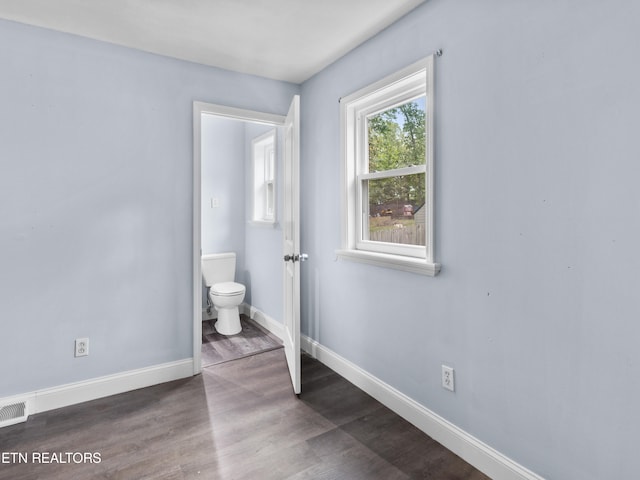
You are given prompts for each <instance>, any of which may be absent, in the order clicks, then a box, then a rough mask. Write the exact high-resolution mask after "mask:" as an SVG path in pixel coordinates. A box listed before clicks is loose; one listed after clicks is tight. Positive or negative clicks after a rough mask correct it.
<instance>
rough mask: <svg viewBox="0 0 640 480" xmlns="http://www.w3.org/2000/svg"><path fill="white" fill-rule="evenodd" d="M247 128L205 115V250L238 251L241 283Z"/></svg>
mask: <svg viewBox="0 0 640 480" xmlns="http://www.w3.org/2000/svg"><path fill="white" fill-rule="evenodd" d="M244 130H245V122H241V121H238V120H229V119H225V118H221V117H216V116H213V115H203V116H202V195H201V198H202V210H201V212H202V253H203V254H207V253H220V252H235V253H236V280H237V281H239V282H243V281H244V278H243V275H242V272H243V271H244V236H245V225H246V221H245V214H244V211H245V203H246V201H245V197H246V192H245V145H244ZM212 198H215V199H216V200H217V202H218V206H217V207H213V208H212V206H211V199H212Z"/></svg>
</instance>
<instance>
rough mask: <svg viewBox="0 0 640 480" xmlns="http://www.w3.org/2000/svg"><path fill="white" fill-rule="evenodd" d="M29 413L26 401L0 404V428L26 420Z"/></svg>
mask: <svg viewBox="0 0 640 480" xmlns="http://www.w3.org/2000/svg"><path fill="white" fill-rule="evenodd" d="M28 416H29V413H28V412H27V402H17V403H12V404H10V405H2V406H0V428H1V427H8V426H9V425H13V424H14V423H20V422H26V421H27V417H28Z"/></svg>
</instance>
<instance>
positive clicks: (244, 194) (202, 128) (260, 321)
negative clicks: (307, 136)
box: [193, 96, 299, 393]
mask: <svg viewBox="0 0 640 480" xmlns="http://www.w3.org/2000/svg"><path fill="white" fill-rule="evenodd" d="M298 102H299V99H298V97H297V96H296V97H295V98H294V103H295V105H296V112H297V111H298V110H297V109H298V108H299V107H297V105H298ZM289 119H290V115H288V116H286V117H285V116H280V115H274V114H267V113H262V112H256V111H249V110H242V109H236V108H233V107H227V106H221V105H214V104H207V103H202V102H194V106H193V128H194V161H193V191H194V198H193V345H194V346H193V371H194V374H198V373H200V371H201V369H202V368H203V366H204V365H206V364H207V363H209V362H211V361H212V359H211V358H210V356H209V355H207V354H206V353H203V352H204V350H203V346H202V342H203V339H204V340H205V341H207V343H215V342H212V340H215V335H216V332H215V327H213V325H212V323H213V322H210V320H211V319H210V317H208V316H207V306H208V305H207V297H208V295H207V290H206V287H204V286H203V281H202V270H201V256H202V255H203V254H209V253H222V252H231V251H233V252H235V253H236V254H237V264H236V272H235V279H234V280H235V281H236V282H239V283H243V284H245V285H246V288H247V295H246V298H245V301H244V303H243V304H242V305H241V306H240V307H239V310H240V313H241V323H242V330H243V331H242V332H241V333H240V334H238V335H243V334H244V335H248V336H249V337H251V338H253V339H255V340H257V343H258V344H263V345H262V346H263V347H264V348H263V349H265V348H266V349H270V348H280V347H281V346H282V343H284V344H285V345H284V346H285V347H286V345H287V342H286V341H285V340H286V339H289V338H290V337H291V335H288V334H286V333H287V328H286V325H287V323H285V325H283V323H282V322H283V320H286V314H287V312H286V310H287V309H286V308H285V305H287V299H288V297H287V294H286V293H285V292H284V290H285V288H284V283H285V282H283V262H282V256H281V255H280V254H279V253H280V252H281V251H282V244H283V238H284V237H285V236H286V235H285V233H284V230H283V227H281V225H288V223H287V222H284V221H282V222H281V221H280V218H278V213H279V212H280V211H282V212H285V211H288V210H290V207H287V205H285V204H284V203H285V202H287V201H288V200H286V199H287V198H290V195H287V194H286V192H287V188H286V187H284V183H285V182H280V181H278V177H277V175H278V172H279V170H280V169H279V168H278V166H277V165H278V163H284V160H285V159H286V158H290V157H291V154H290V153H285V152H291V151H294V149H293V148H291V144H290V143H291V142H290V141H289V140H288V139H289V138H290V137H291V130H294V131H295V135H296V139H297V138H298V136H297V135H298V124H297V117H296V123H295V127H292V125H293V123H292V122H291V121H290V120H289ZM268 132H272V134H273V132H277V133H275V135H274V136H275V140H274V143H275V144H276V145H278V142H281V143H280V146H278V147H276V150H280V151H281V153H280V154H279V155H278V154H274V155H273V157H272V156H271V153H267V154H266V155H267V156H265V154H263V155H262V157H261V158H262V160H263V161H262V164H263V167H262V168H261V169H258V168H256V161H255V158H254V157H252V155H253V153H254V152H255V150H256V144H261V143H263V142H262V141H263V140H264V138H265V135H267V133H268ZM285 137H286V138H285ZM234 142H235V144H234ZM271 148H272V147H271V146H269V149H271ZM295 148H296V149H297V148H298V144H297V143H296V145H295ZM278 157H280V158H278ZM265 158H268V159H269V161H265ZM271 158H273V160H274V161H273V166H272V163H271ZM296 160H297V158H296ZM212 162H213V164H211V163H212ZM288 163H290V162H288ZM288 163H287V164H288ZM267 167H268V168H267ZM254 171H256V172H254ZM284 173H286V169H284V168H283V174H284ZM256 174H258V175H260V176H261V178H262V179H263V181H264V186H265V189H266V194H265V199H264V201H263V202H262V204H261V203H260V202H255V201H254V198H253V197H254V196H255V195H256V192H257V191H259V188H256V180H255V178H254V177H255V175H256ZM277 185H282V187H281V188H282V189H283V191H282V192H278V187H277ZM277 202H281V203H282V204H281V205H278V204H277ZM255 205H262V206H263V207H264V210H263V213H262V218H257V217H256V214H255V213H254V211H253V210H254V209H255ZM256 220H261V221H256ZM296 228H297V226H296ZM253 287H255V288H253ZM298 294H299V292H298ZM283 299H284V301H283ZM289 301H291V300H290V299H289ZM269 302H271V303H269ZM298 302H299V300H298ZM209 312H211V313H213V314H214V316H215V310H214V311H211V309H209ZM203 314H204V315H203ZM274 318H275V319H277V320H274ZM203 320H204V321H203ZM298 324H299V314H298ZM267 336H269V337H270V338H268V337H267ZM297 336H298V337H299V328H298V330H297ZM207 337H209V338H207ZM274 338H275V340H276V342H278V340H279V339H282V341H283V342H278V343H276V345H275V346H274V345H273V344H270V342H271V340H272V339H274ZM230 339H231V336H229V337H227V338H223V339H219V340H224V342H222V343H225V344H226V346H230V345H229V344H230V343H232V342H229V340H230ZM241 340H242V339H241V338H240V339H239V342H240V343H242V341H241ZM265 342H266V343H267V345H264V343H265ZM222 343H220V344H219V345H222ZM288 343H291V342H288ZM296 343H297V345H298V351H297V352H296V355H295V356H296V357H299V339H298V341H297V342H296ZM231 347H232V348H231V352H226V353H231V354H232V355H233V350H235V351H236V354H237V355H238V356H239V357H242V356H246V352H245V351H244V350H243V348H239V349H236V348H233V346H232V345H231ZM205 348H208V347H205ZM292 351H293V350H292V349H291V348H289V349H288V353H287V355H286V357H287V362H288V364H289V362H290V357H292V356H293V355H292V353H291V352H292ZM205 357H206V358H205ZM220 360H221V359H220V358H218V361H220ZM297 363H298V364H299V362H297ZM209 364H210V363H209ZM298 376H299V374H298ZM293 378H294V377H293V374H292V379H293ZM294 390H295V384H294ZM296 393H298V392H296Z"/></svg>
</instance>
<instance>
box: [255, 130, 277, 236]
mask: <svg viewBox="0 0 640 480" xmlns="http://www.w3.org/2000/svg"><path fill="white" fill-rule="evenodd" d="M276 142H277V132H276V129H273V130H269V131H268V132H266V133H264V134H262V135H260V136H258V137H256V138H254V139H253V140H251V163H252V166H253V213H252V220H251V223H252V224H255V225H260V224H264V225H275V223H276V207H277V198H276V195H277V187H276V178H277V173H276V169H277V163H278V161H277V150H276ZM269 189H271V195H269Z"/></svg>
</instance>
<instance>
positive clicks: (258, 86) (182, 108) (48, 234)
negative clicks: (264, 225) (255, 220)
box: [0, 21, 299, 397]
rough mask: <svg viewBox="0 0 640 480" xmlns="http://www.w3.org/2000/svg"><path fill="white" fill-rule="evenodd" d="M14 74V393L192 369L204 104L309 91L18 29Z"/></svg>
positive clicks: (279, 101) (5, 347)
mask: <svg viewBox="0 0 640 480" xmlns="http://www.w3.org/2000/svg"><path fill="white" fill-rule="evenodd" d="M0 65H2V75H0V105H1V108H0V271H1V272H2V273H1V274H0V318H1V319H2V324H3V328H2V334H1V335H0V359H1V360H2V361H1V362H0V378H2V382H0V397H2V396H7V395H12V394H18V393H24V392H29V391H33V390H37V389H41V388H46V387H50V386H57V385H61V384H66V383H69V382H75V381H81V380H85V379H90V378H95V377H99V376H102V375H107V374H113V373H118V372H122V371H126V370H131V369H135V368H142V367H146V366H150V365H156V364H160V363H163V362H170V361H175V360H180V359H184V358H190V357H191V356H192V342H193V335H192V315H193V313H192V293H191V288H192V287H191V268H192V267H191V262H192V239H191V232H192V198H193V191H192V161H193V160H192V158H193V146H192V145H193V132H192V120H191V119H192V102H193V101H194V100H199V101H204V102H211V103H218V104H225V105H230V106H233V107H238V108H246V109H252V110H258V111H264V112H269V113H276V114H285V113H286V111H287V109H288V106H289V102H290V100H291V97H292V95H294V94H295V93H297V92H298V91H299V88H298V87H297V86H295V85H291V84H286V83H282V82H276V81H270V80H266V79H261V78H258V77H252V76H247V75H240V74H235V73H231V72H227V71H223V70H219V69H214V68H209V67H204V66H199V65H195V64H191V63H187V62H181V61H176V60H172V59H168V58H164V57H160V56H156V55H151V54H146V53H142V52H138V51H134V50H130V49H125V48H120V47H117V46H113V45H109V44H105V43H101V42H96V41H92V40H87V39H82V38H79V37H75V36H72V35H66V34H61V33H55V32H51V31H47V30H44V29H39V28H32V27H27V26H23V25H20V24H16V23H12V22H6V21H0ZM241 211H242V210H241ZM77 337H89V338H90V351H91V354H90V356H89V357H85V358H79V359H75V358H74V357H73V341H74V339H75V338H77Z"/></svg>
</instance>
